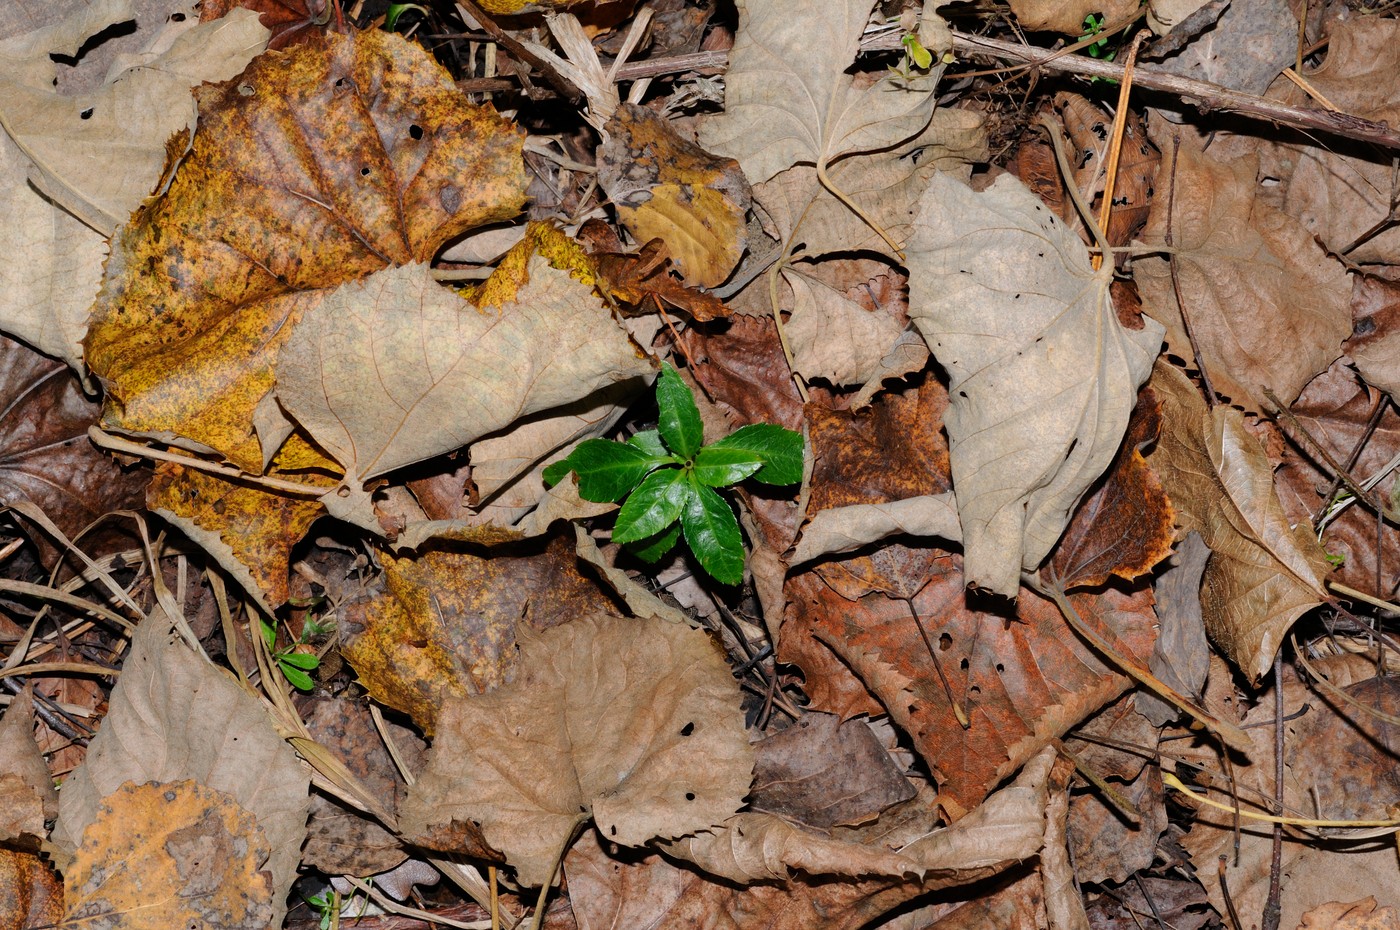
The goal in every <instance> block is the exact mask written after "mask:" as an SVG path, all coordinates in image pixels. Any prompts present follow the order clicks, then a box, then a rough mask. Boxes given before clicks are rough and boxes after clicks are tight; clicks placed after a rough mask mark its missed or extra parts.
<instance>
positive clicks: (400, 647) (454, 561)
mask: <svg viewBox="0 0 1400 930" xmlns="http://www.w3.org/2000/svg"><path fill="white" fill-rule="evenodd" d="M536 548H538V547H536ZM380 558H381V561H382V563H383V565H384V590H383V591H382V592H381V593H378V594H375V595H373V596H372V597H369V598H367V599H365V600H362V601H358V602H356V603H353V604H350V605H349V606H348V607H347V608H346V613H345V623H344V628H343V630H342V633H341V636H342V647H341V654H342V655H344V656H345V658H346V660H347V661H349V663H350V664H351V665H352V666H354V668H355V671H356V672H357V673H358V674H359V676H360V682H361V684H363V685H364V686H365V688H366V689H367V690H368V691H369V693H370V695H371V696H372V697H373V698H374V699H375V700H377V701H379V702H380V703H383V704H385V705H387V706H389V707H393V708H395V709H397V710H401V711H403V712H404V713H406V714H408V715H409V716H410V717H412V718H413V721H414V722H415V723H416V724H418V726H420V727H422V728H423V731H424V732H425V733H428V734H430V735H431V734H432V733H433V731H434V730H435V729H436V728H437V718H438V714H439V711H440V709H441V708H442V706H443V703H444V702H445V701H446V700H447V699H448V698H449V697H458V698H461V697H467V696H469V695H473V694H480V693H482V692H485V691H490V690H491V689H493V688H495V687H497V686H499V685H501V684H503V683H504V682H506V681H509V680H511V678H512V677H514V673H515V670H516V668H517V667H518V662H519V660H518V658H517V655H516V639H517V635H518V629H519V628H520V627H521V626H525V627H527V628H529V629H533V630H536V631H538V630H544V629H548V628H549V627H552V626H555V625H557V624H560V623H564V622H567V621H569V620H572V619H573V618H574V617H579V616H586V615H588V614H592V613H596V612H598V611H601V610H607V609H609V608H610V607H611V604H612V602H611V600H610V599H609V597H608V596H607V595H606V594H604V593H603V592H602V591H601V590H599V588H598V586H597V585H596V584H595V583H593V582H591V581H589V580H588V579H586V578H585V577H584V576H583V575H582V574H581V573H580V571H579V566H578V561H577V559H576V557H575V556H574V553H573V547H572V545H570V544H569V543H568V542H567V541H566V537H556V538H555V539H554V540H552V541H551V542H550V544H549V545H548V547H547V548H545V549H544V550H543V551H536V552H534V553H533V554H532V553H528V552H526V553H519V552H511V551H510V550H497V551H495V552H493V553H492V554H491V556H490V557H489V558H488V557H482V556H480V555H472V554H470V553H467V552H449V551H430V552H424V553H422V554H421V555H418V556H413V557H407V558H394V557H393V556H388V555H384V556H381V557H380Z"/></svg>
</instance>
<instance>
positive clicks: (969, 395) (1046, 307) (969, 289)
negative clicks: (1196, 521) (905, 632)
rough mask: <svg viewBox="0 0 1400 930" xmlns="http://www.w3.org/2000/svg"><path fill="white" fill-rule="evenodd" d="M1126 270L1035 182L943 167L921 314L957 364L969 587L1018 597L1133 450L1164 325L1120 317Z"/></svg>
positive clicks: (959, 482)
mask: <svg viewBox="0 0 1400 930" xmlns="http://www.w3.org/2000/svg"><path fill="white" fill-rule="evenodd" d="M1111 278H1112V267H1111V265H1110V266H1107V267H1106V268H1105V269H1104V270H1102V271H1099V272H1095V271H1094V270H1093V269H1092V268H1091V267H1090V265H1089V255H1088V251H1087V250H1086V249H1085V247H1084V245H1083V243H1082V242H1080V240H1079V239H1078V238H1077V237H1076V236H1074V235H1073V234H1072V233H1070V232H1069V231H1068V230H1067V229H1066V228H1065V226H1064V224H1063V223H1062V222H1060V220H1059V219H1058V218H1057V217H1055V216H1054V215H1053V214H1052V213H1051V212H1050V210H1049V209H1048V208H1046V207H1045V205H1044V204H1042V203H1041V201H1040V199H1039V198H1037V197H1036V196H1035V195H1034V194H1032V193H1031V192H1030V191H1029V190H1027V189H1026V188H1025V186H1024V185H1022V184H1021V182H1020V181H1019V180H1017V179H1016V178H1014V177H1012V176H1010V175H1003V176H1001V177H999V178H997V180H996V182H995V183H993V184H992V185H991V186H990V187H989V188H988V189H987V190H986V191H984V192H982V193H974V192H973V191H972V190H971V189H970V188H968V187H967V186H966V185H965V184H962V183H961V182H959V181H957V180H955V179H953V178H951V177H948V176H946V175H943V174H938V175H935V176H934V177H933V178H932V180H931V181H930V183H929V187H928V190H927V191H926V192H925V194H924V199H923V202H922V205H921V211H920V214H919V218H918V221H917V223H916V232H915V235H914V238H913V240H912V241H911V242H910V245H909V316H910V318H911V319H913V320H914V322H915V323H916V325H917V326H918V327H919V330H920V332H922V333H923V336H924V339H925V341H927V342H928V344H929V348H930V349H931V350H932V351H933V354H934V356H935V357H936V358H937V359H938V361H939V363H940V364H941V365H942V366H943V367H944V369H945V370H946V371H947V372H948V376H949V394H950V395H951V403H950V406H949V409H948V414H947V418H946V421H945V424H946V427H947V431H948V438H949V450H950V462H951V466H952V474H953V487H954V491H955V493H956V494H957V499H958V513H959V515H960V517H961V522H962V531H963V546H964V551H965V553H966V560H967V561H966V569H965V574H966V578H967V583H968V584H969V585H971V586H974V587H979V588H987V589H989V590H991V591H994V592H996V593H998V594H1001V595H1003V596H1006V597H1015V596H1016V592H1017V591H1018V590H1019V588H1020V577H1021V572H1022V570H1025V571H1034V570H1035V569H1036V568H1038V567H1039V565H1040V563H1041V561H1042V560H1043V559H1044V558H1045V556H1046V555H1047V554H1048V553H1049V551H1050V549H1051V548H1052V547H1053V546H1054V545H1055V542H1056V541H1057V540H1058V539H1059V537H1060V534H1061V532H1063V530H1064V528H1065V525H1066V524H1067V523H1068V521H1069V516H1070V513H1071V512H1072V511H1073V510H1074V507H1075V506H1076V505H1077V504H1078V503H1079V500H1080V498H1081V497H1082V496H1083V495H1084V493H1085V492H1086V491H1087V490H1088V489H1089V487H1090V485H1092V484H1093V483H1094V481H1095V480H1096V479H1097V478H1098V477H1099V475H1100V474H1102V473H1103V470H1104V469H1105V468H1107V467H1108V465H1109V463H1110V462H1111V461H1112V460H1113V457H1114V455H1115V454H1116V453H1117V451H1118V445H1119V442H1120V441H1121V439H1122V437H1123V431H1124V429H1125V428H1126V427H1127V423H1128V415H1129V414H1130V413H1131V412H1132V409H1133V406H1134V404H1135V403H1136V401H1137V391H1138V387H1139V386H1140V385H1141V384H1142V383H1143V382H1144V381H1146V380H1147V377H1148V375H1149V374H1150V373H1151V370H1152V360H1153V359H1154V358H1155V357H1156V355H1157V352H1158V350H1159V348H1160V346H1161V342H1162V327H1161V326H1160V325H1158V324H1156V323H1154V322H1153V321H1151V320H1143V321H1142V326H1141V328H1140V329H1137V330H1131V329H1127V328H1125V327H1124V326H1123V325H1122V324H1120V323H1119V321H1118V317H1117V314H1116V313H1115V311H1114V308H1113V303H1112V300H1111V299H1110V297H1109V293H1108V285H1109V282H1110V280H1111Z"/></svg>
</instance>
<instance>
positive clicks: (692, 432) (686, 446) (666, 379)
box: [656, 364, 705, 461]
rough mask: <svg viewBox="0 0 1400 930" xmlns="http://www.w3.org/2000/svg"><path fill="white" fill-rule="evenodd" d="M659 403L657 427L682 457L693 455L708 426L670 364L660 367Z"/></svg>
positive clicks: (688, 457)
mask: <svg viewBox="0 0 1400 930" xmlns="http://www.w3.org/2000/svg"><path fill="white" fill-rule="evenodd" d="M656 406H657V408H658V409H659V411H660V414H661V415H660V417H659V418H658V419H657V424H656V425H657V429H658V430H659V432H660V433H661V439H662V441H664V442H665V443H666V445H667V447H668V448H670V450H671V451H672V452H674V453H676V455H679V456H680V457H681V458H682V459H683V460H686V461H688V460H690V459H691V458H694V456H695V453H696V452H699V451H700V444H701V443H703V442H704V441H705V427H704V425H703V424H702V423H701V422H700V408H699V407H696V406H695V398H694V397H692V396H691V393H690V388H689V387H687V386H686V383H685V382H684V381H682V380H681V376H680V375H678V374H677V373H676V370H675V369H674V368H672V367H671V366H670V365H669V364H667V365H662V366H661V377H659V378H657V379H656Z"/></svg>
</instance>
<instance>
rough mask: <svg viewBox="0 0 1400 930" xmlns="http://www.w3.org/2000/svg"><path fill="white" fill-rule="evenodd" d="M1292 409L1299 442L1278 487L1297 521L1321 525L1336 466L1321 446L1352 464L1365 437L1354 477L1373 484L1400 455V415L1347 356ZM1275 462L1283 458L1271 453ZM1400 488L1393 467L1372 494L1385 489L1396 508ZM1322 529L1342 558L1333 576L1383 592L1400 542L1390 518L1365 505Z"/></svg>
mask: <svg viewBox="0 0 1400 930" xmlns="http://www.w3.org/2000/svg"><path fill="white" fill-rule="evenodd" d="M1378 403H1379V404H1382V405H1383V406H1382V408H1381V410H1380V411H1379V412H1380V414H1381V415H1380V419H1379V420H1377V421H1376V422H1375V423H1374V425H1373V424H1372V422H1371V421H1372V416H1373V414H1374V413H1375V412H1376V405H1377V404H1378ZM1292 412H1293V415H1294V416H1295V417H1296V418H1297V423H1298V426H1297V427H1295V426H1294V425H1292V424H1290V423H1288V422H1287V421H1285V420H1280V421H1279V423H1280V426H1282V427H1283V429H1284V431H1285V432H1286V433H1287V434H1288V435H1290V436H1293V437H1294V438H1295V440H1296V442H1294V443H1289V444H1287V445H1286V446H1284V448H1283V450H1282V463H1281V464H1279V465H1278V467H1277V469H1276V470H1275V472H1274V486H1275V487H1276V488H1277V489H1278V495H1279V499H1280V501H1281V502H1282V503H1283V509H1284V512H1285V513H1286V514H1287V515H1288V518H1289V520H1290V521H1292V522H1294V523H1300V524H1307V525H1311V526H1315V525H1318V524H1315V523H1314V517H1315V516H1316V515H1321V514H1324V513H1326V512H1327V511H1328V509H1329V502H1328V501H1325V500H1323V497H1322V495H1323V494H1325V493H1326V492H1327V489H1328V488H1329V487H1330V485H1331V483H1332V471H1331V467H1330V466H1328V465H1326V464H1325V462H1323V461H1322V459H1321V456H1320V455H1318V453H1317V452H1316V448H1315V447H1314V445H1313V443H1316V444H1317V446H1320V447H1321V448H1322V449H1325V450H1326V451H1327V453H1328V454H1330V455H1331V457H1332V461H1334V462H1338V463H1345V462H1347V461H1349V460H1350V458H1351V456H1352V454H1353V450H1355V449H1356V448H1357V446H1358V445H1359V444H1361V443H1363V442H1364V445H1362V447H1361V451H1360V455H1358V456H1357V458H1356V461H1355V463H1354V464H1353V465H1352V467H1351V474H1352V476H1353V477H1354V478H1355V479H1356V480H1357V481H1358V482H1361V483H1362V484H1365V483H1366V482H1367V481H1369V480H1370V479H1371V478H1373V477H1375V476H1376V475H1377V474H1379V473H1381V472H1382V470H1383V469H1384V468H1385V467H1386V466H1387V465H1388V464H1389V463H1390V460H1391V459H1392V458H1394V457H1395V456H1396V455H1397V454H1400V414H1397V413H1396V412H1395V411H1394V410H1393V409H1390V408H1388V406H1385V405H1384V401H1383V400H1382V399H1381V398H1380V396H1379V395H1378V394H1376V393H1375V392H1373V391H1370V390H1368V389H1367V388H1366V387H1365V386H1364V385H1362V384H1361V383H1359V381H1358V380H1357V378H1356V375H1355V373H1354V372H1353V371H1352V370H1351V367H1350V366H1349V365H1347V364H1345V359H1339V360H1338V361H1337V362H1336V363H1335V364H1334V365H1333V366H1332V367H1331V368H1329V369H1328V370H1327V371H1325V372H1323V373H1322V374H1321V375H1318V376H1317V377H1316V378H1314V379H1313V380H1312V381H1311V382H1310V383H1309V384H1308V386H1307V387H1306V388H1304V389H1303V393H1302V394H1301V395H1299V397H1298V399H1297V400H1296V401H1295V402H1294V403H1293V406H1292ZM1303 431H1306V434H1307V435H1306V437H1305V436H1304V435H1303ZM1309 437H1310V438H1309ZM1300 449H1301V451H1300ZM1270 461H1271V462H1273V461H1277V459H1276V458H1275V457H1274V456H1273V455H1271V456H1270ZM1394 490H1395V477H1394V473H1393V472H1392V473H1389V474H1387V475H1386V476H1385V477H1384V478H1382V479H1381V480H1380V481H1379V482H1378V483H1377V484H1376V485H1375V486H1374V490H1373V491H1372V499H1373V500H1374V496H1375V495H1377V494H1378V495H1379V496H1380V497H1381V499H1382V500H1383V501H1385V502H1386V504H1387V505H1388V506H1390V505H1391V504H1392V502H1393V501H1394V499H1395V498H1394V495H1393V492H1394ZM1343 493H1344V494H1346V496H1348V497H1350V496H1351V495H1350V494H1349V492H1345V491H1343ZM1321 526H1322V528H1323V529H1322V547H1323V548H1324V549H1325V550H1327V554H1328V555H1329V556H1332V557H1333V559H1334V561H1335V560H1337V559H1340V562H1341V564H1340V565H1338V566H1336V567H1335V568H1334V569H1333V571H1332V574H1331V575H1329V576H1328V577H1329V578H1330V579H1332V580H1335V581H1339V582H1342V583H1343V584H1347V585H1350V586H1352V587H1354V588H1358V589H1360V590H1363V591H1368V592H1370V591H1375V590H1376V572H1377V570H1378V568H1379V570H1380V571H1381V572H1382V574H1384V572H1385V566H1387V565H1389V564H1390V561H1391V559H1392V558H1393V557H1394V553H1395V552H1396V551H1397V546H1400V530H1397V528H1396V527H1395V526H1394V525H1392V524H1391V523H1389V522H1388V521H1387V522H1384V523H1382V524H1381V525H1380V526H1377V523H1376V514H1375V511H1374V510H1372V509H1371V508H1370V507H1366V506H1362V505H1361V504H1359V503H1352V504H1351V506H1349V507H1346V508H1345V509H1343V510H1341V511H1340V513H1336V514H1333V515H1331V516H1329V517H1328V518H1327V519H1326V521H1325V522H1323V523H1322V524H1321Z"/></svg>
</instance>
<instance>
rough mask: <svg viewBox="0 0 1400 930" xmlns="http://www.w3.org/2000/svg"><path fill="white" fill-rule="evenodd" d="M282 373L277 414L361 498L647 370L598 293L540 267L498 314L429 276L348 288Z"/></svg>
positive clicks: (393, 276) (394, 273)
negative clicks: (372, 488)
mask: <svg viewBox="0 0 1400 930" xmlns="http://www.w3.org/2000/svg"><path fill="white" fill-rule="evenodd" d="M276 371H277V388H276V390H277V398H278V400H279V402H280V403H281V404H282V406H283V407H284V408H285V409H286V411H287V412H288V413H289V414H291V416H292V417H293V418H295V419H296V421H297V422H298V423H300V424H301V425H302V426H304V427H305V428H306V430H307V431H308V432H309V433H310V434H311V437H312V438H313V439H314V440H315V441H316V443H317V444H318V445H320V446H321V447H322V448H324V449H325V450H326V451H327V452H329V453H330V454H331V456H332V457H334V458H335V459H336V461H337V462H339V463H340V465H341V466H342V467H343V468H344V469H345V473H346V482H347V484H348V485H349V486H350V487H352V488H357V487H358V486H359V485H360V484H362V483H363V482H364V481H366V480H368V479H371V478H374V477H377V476H379V475H382V474H384V473H386V472H389V471H392V470H394V469H395V468H399V467H401V466H403V465H408V464H410V463H412V462H417V461H421V460H423V459H426V458H430V457H432V456H434V455H439V454H441V453H444V452H449V451H451V450H453V449H457V448H460V447H462V446H465V445H467V444H469V443H471V442H473V441H474V440H476V439H478V438H480V437H482V436H484V435H486V434H487V433H491V432H494V431H496V430H498V429H500V428H502V427H505V426H509V425H510V424H511V423H513V422H515V421H516V420H517V419H519V418H521V417H524V416H528V415H529V414H532V413H536V412H539V411H543V410H549V409H552V408H555V407H560V406H562V405H564V404H569V403H573V402H576V401H578V400H580V399H581V398H584V397H587V396H589V395H590V394H592V393H594V392H595V391H599V390H603V389H605V388H608V387H610V386H612V385H614V384H616V383H618V382H622V381H628V380H632V379H641V378H643V377H646V376H649V375H650V374H651V373H652V367H651V363H650V362H649V361H648V360H647V359H646V357H644V356H642V355H641V354H640V353H639V352H638V351H637V349H636V347H635V346H634V345H633V343H632V341H631V339H630V338H629V337H628V334H627V331H626V330H625V329H623V328H622V327H620V326H618V325H617V324H615V323H614V322H613V320H612V317H611V315H610V313H609V311H608V309H607V308H606V307H605V306H604V304H603V303H602V301H601V300H599V299H598V298H597V297H596V296H595V295H594V293H593V289H592V287H591V286H589V285H587V284H584V283H583V282H581V281H577V280H575V279H574V278H573V277H572V276H571V275H570V273H569V272H568V271H561V270H558V269H556V268H554V267H552V266H551V265H550V264H549V262H548V261H547V260H546V259H545V258H543V257H541V256H538V255H536V256H533V257H532V258H531V259H530V262H529V264H528V265H527V266H526V269H525V283H522V284H521V286H520V287H519V291H518V293H517V294H516V295H515V296H514V299H513V300H511V301H510V302H508V303H505V304H504V305H502V306H498V307H497V306H487V307H482V308H477V307H474V306H472V305H471V304H470V303H468V302H467V301H465V300H463V299H462V298H461V297H458V296H457V295H455V294H453V293H452V292H451V291H448V290H446V289H445V288H443V287H441V286H440V285H438V284H437V283H436V282H435V281H434V280H433V279H432V277H431V275H430V270H429V268H428V266H427V265H406V266H403V267H397V268H391V269H387V270H385V271H381V272H377V273H375V274H373V275H371V276H370V277H368V278H366V279H364V280H363V281H358V282H354V283H350V284H345V285H342V286H341V287H340V288H338V289H336V290H335V291H332V292H331V293H329V294H328V295H326V297H325V299H324V300H323V301H321V302H320V303H319V304H318V305H317V306H316V307H314V308H312V309H311V310H309V311H308V312H307V313H306V315H305V317H304V318H303V319H302V320H301V322H300V324H299V325H298V326H297V330H296V332H295V333H294V334H293V335H292V337H291V338H290V340H288V342H287V345H286V348H285V349H284V350H283V353H282V357H281V359H280V360H279V361H278V363H277V368H276ZM637 387H641V383H640V381H639V382H638V384H637Z"/></svg>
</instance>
